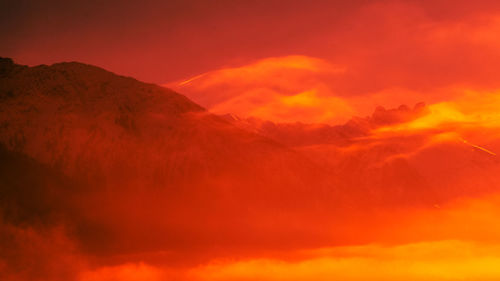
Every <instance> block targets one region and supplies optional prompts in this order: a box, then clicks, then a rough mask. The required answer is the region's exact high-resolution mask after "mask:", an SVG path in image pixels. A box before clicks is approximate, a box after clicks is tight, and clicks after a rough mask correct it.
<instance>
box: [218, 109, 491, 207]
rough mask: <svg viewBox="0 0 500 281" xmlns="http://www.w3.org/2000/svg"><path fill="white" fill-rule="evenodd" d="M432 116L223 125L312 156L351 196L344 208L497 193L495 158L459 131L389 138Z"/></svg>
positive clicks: (404, 112) (416, 112) (395, 112)
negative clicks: (401, 127) (396, 128)
mask: <svg viewBox="0 0 500 281" xmlns="http://www.w3.org/2000/svg"><path fill="white" fill-rule="evenodd" d="M428 114H430V111H429V108H428V107H427V106H426V105H425V104H424V103H418V104H416V105H415V106H414V107H413V108H410V107H408V106H406V105H401V106H400V107H398V108H394V109H385V108H383V107H377V108H376V109H375V111H374V112H373V114H372V115H370V116H367V117H354V118H352V119H351V120H350V121H348V122H347V123H345V124H343V125H335V126H332V125H326V124H304V123H275V122H271V121H266V120H260V119H257V118H239V117H237V116H234V115H223V116H221V117H222V118H224V119H225V120H228V121H229V122H231V123H232V124H234V125H235V126H238V127H240V128H243V129H246V130H249V131H252V132H255V133H258V134H261V135H263V136H266V137H268V138H271V139H273V140H275V141H277V142H280V143H284V144H286V145H287V146H289V147H292V148H294V149H295V150H296V151H299V152H301V153H302V154H303V155H306V156H308V157H309V158H310V159H312V160H313V161H315V162H316V163H317V165H319V166H321V167H323V168H325V169H326V170H328V171H329V173H330V175H331V179H332V182H331V183H330V184H331V186H335V187H336V188H337V189H338V190H339V194H340V196H345V197H343V199H342V200H341V201H343V202H353V204H355V205H362V206H364V208H368V207H370V206H375V208H381V206H385V207H388V206H395V207H397V206H401V205H408V204H410V205H427V206H435V205H439V204H441V203H443V202H446V201H449V200H453V199H455V198H458V197H462V196H477V195H480V194H484V193H488V192H493V191H496V190H498V189H499V188H500V186H498V185H497V184H496V180H495V178H496V175H497V174H498V172H500V165H499V164H500V162H499V160H498V159H497V157H496V155H495V154H494V153H492V152H491V151H488V150H485V149H483V148H481V147H480V146H477V145H474V144H471V143H469V142H468V141H465V140H464V139H463V137H462V136H460V133H459V130H458V129H456V130H454V129H453V127H451V128H445V129H440V128H431V129H426V130H414V131H411V130H410V131H405V130H401V131H392V130H391V127H392V126H398V125H404V124H408V123H411V122H414V121H417V120H419V118H425V117H426V116H427V115H428ZM384 129H387V130H385V131H384ZM482 131H484V129H483V130H482ZM484 133H485V132H483V134H484ZM467 134H470V132H469V133H464V135H467ZM478 139H479V140H480V139H481V138H478ZM497 143H498V141H497ZM491 146H493V147H497V148H500V147H499V146H498V144H496V145H495V144H494V143H492V144H491ZM353 198H356V199H353Z"/></svg>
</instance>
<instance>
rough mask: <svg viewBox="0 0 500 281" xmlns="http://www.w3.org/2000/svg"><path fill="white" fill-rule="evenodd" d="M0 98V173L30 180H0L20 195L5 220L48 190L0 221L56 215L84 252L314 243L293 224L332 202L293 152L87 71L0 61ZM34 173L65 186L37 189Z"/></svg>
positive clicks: (180, 103)
mask: <svg viewBox="0 0 500 281" xmlns="http://www.w3.org/2000/svg"><path fill="white" fill-rule="evenodd" d="M0 101H1V102H0V146H1V147H2V149H3V150H5V151H6V153H7V154H8V155H11V156H9V157H6V158H4V159H3V160H4V162H3V163H2V167H3V169H4V173H8V174H10V173H11V172H9V171H10V170H8V169H10V168H9V167H17V168H16V169H15V170H16V171H17V174H18V175H21V174H22V173H26V175H29V174H30V173H34V174H35V175H38V176H36V177H34V176H33V177H34V178H33V179H32V180H31V181H26V182H22V181H21V182H19V185H21V187H16V186H13V182H15V181H13V180H12V179H8V178H2V179H0V181H1V183H0V186H2V188H3V189H4V191H5V190H13V189H17V190H23V191H22V192H21V191H19V192H17V193H16V192H11V194H12V196H14V197H15V200H14V197H13V198H7V199H5V200H4V201H2V206H1V207H2V208H3V209H4V213H13V212H17V211H16V210H20V209H23V208H25V207H26V206H31V205H32V202H33V198H31V197H30V196H28V195H26V198H24V197H23V196H21V195H20V194H25V193H26V194H28V193H30V190H31V187H30V185H32V184H31V183H32V182H39V183H40V184H42V183H45V182H46V184H47V185H48V186H50V188H46V189H47V194H45V193H44V192H40V190H39V189H37V191H36V193H34V194H37V197H39V198H40V201H39V202H37V204H35V206H36V205H39V206H38V207H36V208H35V207H33V208H35V209H33V210H29V209H28V210H26V212H24V213H23V214H22V216H21V215H19V216H18V217H19V219H18V218H17V217H16V219H12V220H10V222H11V223H15V224H19V223H21V222H20V221H19V220H20V219H21V218H28V217H29V216H33V217H39V216H41V215H40V213H39V212H38V211H36V210H38V209H48V210H51V211H54V212H56V213H57V215H56V217H59V218H61V221H64V224H66V222H68V223H67V224H66V225H67V226H68V227H69V228H70V229H71V230H72V231H73V232H74V235H75V236H76V237H78V241H80V243H81V246H82V248H83V249H84V250H85V251H88V252H89V253H94V254H99V253H100V254H103V253H109V254H118V253H130V252H135V251H148V250H152V249H155V250H156V249H159V248H160V249H174V248H179V249H191V248H193V249H194V248H197V247H202V246H203V247H205V246H206V245H213V246H215V245H218V244H221V245H225V244H241V243H244V244H246V245H248V247H251V245H254V244H256V243H262V241H268V242H266V243H268V245H270V244H271V242H269V241H275V240H276V239H281V240H283V238H282V236H283V235H284V233H288V234H290V233H298V235H301V236H302V235H312V234H311V233H310V232H312V230H309V229H303V225H309V224H312V223H313V222H312V221H311V220H310V216H313V214H314V213H317V212H320V211H319V208H318V207H316V206H317V199H318V198H332V199H331V200H335V195H334V192H335V191H334V188H331V187H330V186H328V185H327V183H326V182H327V180H326V179H327V176H328V175H327V174H326V173H325V172H324V171H323V169H322V168H321V167H318V166H317V165H315V164H314V163H313V162H312V161H310V160H309V159H308V158H307V157H304V156H303V155H301V154H300V153H298V152H296V151H294V150H292V149H290V148H287V147H286V146H284V145H282V144H279V143H277V142H275V141H273V140H270V139H268V138H266V137H263V136H260V135H257V134H254V133H251V132H247V131H245V130H242V129H240V128H237V127H235V126H233V125H231V124H230V123H228V122H227V121H225V120H223V119H221V118H219V117H217V116H214V115H212V114H210V113H208V112H206V111H205V110H204V109H203V108H202V107H200V106H198V105H197V104H195V103H193V102H191V101H190V100H188V99H187V98H186V97H184V96H182V95H180V94H177V93H175V92H173V91H171V90H168V89H166V88H163V87H160V86H157V85H153V84H146V83H142V82H139V81H137V80H135V79H133V78H128V77H122V76H118V75H115V74H113V73H111V72H108V71H105V70H103V69H100V68H97V67H94V66H90V65H85V64H81V63H76V62H71V63H59V64H54V65H51V66H45V65H41V66H35V67H27V66H22V65H17V64H15V63H13V61H12V60H10V59H1V60H0ZM20 158H22V159H24V160H20ZM15 163H18V164H15ZM19 163H33V164H29V165H28V164H26V165H21V164H19ZM14 164H15V166H13V165H14ZM34 167H40V168H36V169H37V171H38V170H43V169H46V170H50V171H51V173H53V174H54V175H55V176H53V177H49V178H50V179H56V178H61V179H66V180H64V181H62V182H64V184H62V183H60V182H61V181H58V180H54V182H50V181H48V182H47V179H46V178H45V177H44V176H42V174H43V172H33V171H34V169H35V168H34ZM23 170H24V172H22V171H23ZM56 175H57V176H56ZM16 184H17V183H16ZM42 186H44V185H43V184H42ZM327 186H328V188H327ZM33 188H35V187H33ZM41 189H43V188H41ZM49 191H50V192H49ZM53 194H64V196H56V197H52V195H53ZM49 197H50V198H49ZM26 200H28V201H26ZM328 200H330V199H328ZM13 204H14V205H16V206H12V205H13ZM52 207H54V208H52ZM69 210H71V211H69ZM10 217H12V216H11V215H9V216H7V218H10ZM291 217H293V218H294V219H293V221H292V220H290V219H289V218H291ZM306 218H307V222H306V221H305V220H306ZM33 220H35V219H34V218H29V220H28V219H27V221H28V222H29V221H33ZM8 221H9V220H8ZM301 221H302V222H303V224H301V223H300V222H301ZM266 229H273V233H274V234H273V235H265V236H264V234H263V233H265V232H266ZM314 235H315V234H314ZM289 239H290V241H289V243H292V241H293V240H294V239H299V238H296V237H295V236H293V235H291V236H290V238H289ZM285 240H286V239H285ZM130 241H136V242H134V243H130ZM137 241H140V242H137Z"/></svg>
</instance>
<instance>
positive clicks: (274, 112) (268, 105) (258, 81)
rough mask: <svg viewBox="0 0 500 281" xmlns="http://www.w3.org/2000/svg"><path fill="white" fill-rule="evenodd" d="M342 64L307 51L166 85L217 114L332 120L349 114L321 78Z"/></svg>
mask: <svg viewBox="0 0 500 281" xmlns="http://www.w3.org/2000/svg"><path fill="white" fill-rule="evenodd" d="M343 72H345V69H344V68H342V67H339V66H334V65H332V64H329V63H327V62H326V61H324V60H321V59H318V58H313V57H307V56H285V57H272V58H265V59H262V60H259V61H257V62H254V63H251V64H248V65H244V66H241V67H234V68H224V69H220V70H216V71H212V72H208V73H205V74H202V75H199V76H196V77H193V78H190V79H188V80H185V81H181V82H175V83H171V84H169V85H167V86H169V87H172V88H174V89H176V90H177V91H179V92H181V93H184V94H186V95H187V96H188V97H190V98H192V99H193V100H195V101H196V102H198V103H200V104H201V105H203V106H206V107H207V108H208V109H210V110H211V111H212V112H214V113H217V114H227V113H234V114H237V115H240V116H242V117H258V118H262V119H267V120H273V121H278V122H295V121H307V122H332V121H334V120H335V121H338V120H339V119H341V120H344V119H345V118H346V117H347V116H350V115H352V114H353V113H354V111H353V109H352V108H351V107H350V105H349V104H348V103H347V102H346V101H345V100H344V99H342V98H340V97H337V96H335V95H334V94H333V93H331V89H330V87H329V86H328V84H327V83H325V81H327V80H328V79H329V77H333V76H337V75H341V73H343Z"/></svg>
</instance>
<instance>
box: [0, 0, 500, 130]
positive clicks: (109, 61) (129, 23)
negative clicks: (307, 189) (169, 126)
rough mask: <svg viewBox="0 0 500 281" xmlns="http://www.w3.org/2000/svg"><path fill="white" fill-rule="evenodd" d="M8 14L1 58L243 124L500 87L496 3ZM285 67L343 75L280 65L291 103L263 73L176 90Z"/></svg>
mask: <svg viewBox="0 0 500 281" xmlns="http://www.w3.org/2000/svg"><path fill="white" fill-rule="evenodd" d="M0 5H1V9H0V23H1V24H0V31H1V32H0V41H1V42H6V44H5V43H3V44H0V54H1V55H2V56H7V57H12V58H14V59H15V60H16V62H18V63H22V64H28V65H37V64H42V63H43V64H50V63H54V62H60V61H81V62H85V63H89V64H94V65H97V66H101V67H104V68H106V69H109V70H111V71H113V72H115V73H118V74H124V75H129V76H132V77H135V78H137V79H139V80H142V81H146V82H153V83H158V84H167V85H168V86H170V87H172V88H174V89H176V90H178V91H179V92H181V93H183V94H186V95H188V97H190V98H192V99H193V100H194V101H195V102H198V103H201V105H203V106H205V107H207V108H209V109H214V111H215V112H216V113H228V110H226V109H225V108H227V107H230V108H232V109H233V110H232V112H231V113H235V114H238V115H243V116H244V117H247V116H250V115H255V116H257V117H262V118H266V119H270V120H274V121H280V122H283V121H287V120H288V121H292V122H293V121H304V122H327V123H336V122H337V123H338V122H343V121H345V120H346V119H348V118H349V117H350V116H351V115H366V114H368V113H369V112H370V111H372V109H373V108H374V107H375V106H377V105H382V106H387V107H394V106H398V105H399V104H401V103H408V104H410V105H412V104H414V103H417V102H421V101H424V102H427V103H434V102H440V101H443V100H446V99H449V98H450V97H453V96H456V94H457V92H462V91H463V89H474V90H478V91H479V90H480V91H482V90H495V89H497V88H498V86H499V83H498V82H497V81H498V79H497V77H496V69H498V66H500V48H498V47H499V46H498V45H499V44H500V42H499V40H498V39H497V36H496V33H497V32H498V31H500V4H498V2H497V1H474V2H470V1H450V0H437V1H418V0H407V1H360V0H356V1H296V0H293V1H286V3H284V2H283V1H259V2H255V1H225V0H221V1H199V0H198V1H195V0H187V1H151V0H149V1H148V0H146V1H54V0H52V1H44V2H38V1H3V2H2V4H0ZM287 56H303V57H306V58H307V59H312V60H321V61H322V62H323V63H324V64H329V65H331V66H333V67H336V68H337V69H342V70H343V71H342V73H341V74H339V75H324V72H323V71H317V72H315V73H313V74H311V73H309V74H307V73H306V74H305V75H304V74H300V75H296V73H295V74H292V76H291V77H290V75H291V74H290V71H288V70H287V69H286V66H284V67H281V66H280V65H279V63H278V65H276V66H274V67H275V68H276V71H274V72H273V73H274V74H276V73H277V76H279V77H284V80H285V81H293V82H290V83H287V85H286V87H288V89H287V92H286V93H283V92H281V88H283V85H282V84H279V83H276V81H274V80H273V81H269V80H271V79H275V78H276V75H275V76H267V78H263V77H262V73H260V74H259V73H257V72H256V71H255V70H254V71H253V72H252V73H251V75H253V76H255V77H256V78H255V80H258V81H259V82H258V83H257V84H256V83H253V84H252V83H250V84H249V83H246V84H245V89H244V90H242V88H241V81H239V80H238V81H236V80H234V79H233V80H231V79H228V80H227V81H224V83H223V84H217V83H215V84H214V85H212V86H214V87H212V88H210V87H199V86H200V85H197V84H196V83H194V86H193V87H191V88H187V89H186V88H182V87H176V84H175V83H177V82H178V81H184V80H187V79H190V78H192V77H196V76H198V75H200V74H204V73H212V74H213V73H214V71H218V70H221V69H229V70H230V69H235V68H236V69H237V68H240V69H241V68H244V67H246V66H251V65H254V64H256V63H258V62H261V61H266V60H269V59H273V58H274V59H278V60H279V59H282V58H284V57H287ZM283 68H284V69H283ZM259 75H261V76H259ZM298 76H300V77H301V79H296V78H297V77H298ZM266 79H267V80H266ZM176 81H177V82H176ZM311 81H312V82H311ZM303 82H305V84H307V85H310V86H309V87H305V86H304V83H303ZM263 83H264V84H266V86H265V87H264V88H266V89H265V90H266V91H267V90H269V87H270V84H272V86H273V87H274V88H273V91H272V92H273V93H269V91H267V92H266V91H262V92H260V90H261V89H262V87H261V86H262V85H261V84H263ZM294 83H295V84H294ZM221 87H222V88H223V89H224V90H227V89H229V90H228V92H230V91H231V90H233V91H238V94H239V95H240V94H241V93H242V92H252V91H253V92H255V91H256V89H260V90H259V92H258V95H259V96H268V97H269V96H282V95H285V96H291V95H299V94H304V92H306V93H305V96H307V97H311V95H312V96H314V97H318V98H319V99H318V100H320V99H322V98H324V97H326V98H328V100H327V101H325V102H324V103H325V104H333V103H336V104H337V105H336V106H335V107H336V108H337V110H336V113H335V114H333V113H331V112H322V113H319V114H316V113H310V112H308V111H307V110H305V111H304V110H302V109H301V110H300V112H297V110H294V111H290V110H288V109H282V108H279V106H278V107H277V105H276V101H275V100H274V99H273V100H271V101H269V100H268V101H266V102H265V104H264V105H262V104H260V103H259V104H258V106H257V105H255V103H254V102H253V101H252V102H251V103H252V105H251V106H249V105H248V103H249V102H248V100H244V101H241V98H239V100H237V101H235V100H234V99H233V98H234V96H231V100H227V99H226V100H222V101H218V102H219V103H221V104H215V103H214V101H213V100H211V101H210V102H208V101H206V96H207V95H209V96H213V95H216V94H217V92H220V90H221ZM276 87H278V88H280V87H281V88H280V89H278V91H276ZM199 93H202V94H203V95H205V98H201V99H200V98H199V96H200V94H199ZM299 97H301V96H300V95H299ZM358 97H362V98H361V99H358ZM364 97H367V98H364ZM338 102H340V105H338ZM235 103H238V105H236V104H235ZM241 103H246V105H241ZM269 111H273V112H275V111H276V112H281V114H280V115H278V114H275V113H273V114H269V113H268V112H269ZM315 112H317V110H315ZM292 116H294V118H291V117H292Z"/></svg>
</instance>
